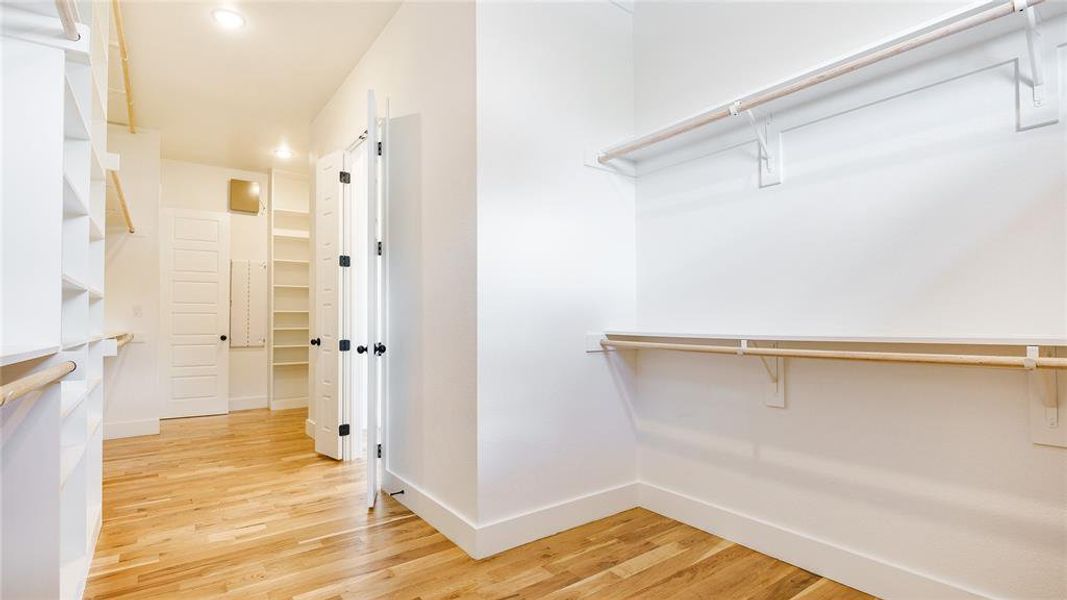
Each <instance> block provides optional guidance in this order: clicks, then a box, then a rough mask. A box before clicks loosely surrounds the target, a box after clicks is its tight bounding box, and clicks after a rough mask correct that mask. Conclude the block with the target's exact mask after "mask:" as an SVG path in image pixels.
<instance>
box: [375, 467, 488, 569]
mask: <svg viewBox="0 0 1067 600" xmlns="http://www.w3.org/2000/svg"><path fill="white" fill-rule="evenodd" d="M386 479H387V480H391V481H393V482H394V484H395V485H396V486H397V489H390V490H388V491H390V492H396V491H399V490H404V493H403V494H397V495H396V496H393V499H394V500H396V501H397V502H399V503H401V504H403V505H404V506H406V507H408V509H410V510H411V512H413V513H415V514H416V515H418V516H419V517H421V518H422V519H423V520H424V521H426V522H427V523H429V524H430V525H432V526H433V527H434V529H436V530H437V531H440V532H441V534H442V535H444V536H445V537H446V538H448V539H450V540H452V542H453V543H454V544H456V545H457V546H459V547H460V549H462V550H463V551H464V552H466V553H467V554H468V555H469V556H472V557H475V558H477V547H478V539H477V534H478V529H477V527H475V525H474V524H473V523H471V522H470V521H468V520H467V519H466V518H465V517H463V516H462V515H460V514H459V513H457V512H456V511H454V510H452V509H451V508H450V507H448V506H447V505H446V504H444V503H443V502H441V501H439V500H437V499H436V498H434V497H433V496H431V495H430V494H427V493H426V492H424V491H422V490H421V489H419V487H418V486H416V485H414V484H413V483H411V482H410V481H407V480H406V479H404V478H403V477H400V476H399V475H397V474H395V473H393V472H388V473H387V477H386ZM384 491H385V490H383V493H384Z"/></svg>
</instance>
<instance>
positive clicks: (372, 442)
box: [364, 90, 387, 508]
mask: <svg viewBox="0 0 1067 600" xmlns="http://www.w3.org/2000/svg"><path fill="white" fill-rule="evenodd" d="M379 137H380V136H379V130H378V111H377V103H376V101H375V97H374V90H368V91H367V141H366V144H365V145H364V147H365V148H366V149H367V151H366V152H365V155H366V157H367V160H366V197H367V201H366V206H367V211H366V215H367V223H366V225H367V236H366V246H365V247H366V253H367V257H368V260H367V269H366V276H367V292H366V297H367V312H366V314H367V319H366V322H367V344H368V347H369V349H370V352H368V353H367V361H368V362H367V369H366V373H367V375H366V386H365V390H366V395H365V398H366V406H367V410H366V413H365V414H366V432H367V441H366V447H367V472H366V479H367V507H368V508H374V505H375V503H376V502H377V499H378V491H379V489H380V487H381V484H380V482H379V476H378V471H379V463H380V462H381V461H380V458H379V456H378V444H379V430H378V428H379V426H380V419H379V416H378V414H379V409H380V407H381V373H382V364H383V362H384V360H385V351H386V349H387V348H386V346H385V345H384V342H383V338H382V335H381V334H382V327H381V324H382V314H381V306H382V302H381V292H382V285H381V276H380V274H381V268H380V266H381V262H382V256H381V254H384V240H383V239H382V235H381V223H380V221H379V213H380V211H381V190H380V188H379V186H378V169H379V164H380V161H379V158H380V156H379V148H380V146H379V145H378V142H379V141H380V139H379ZM379 248H381V249H382V251H381V254H380V253H379Z"/></svg>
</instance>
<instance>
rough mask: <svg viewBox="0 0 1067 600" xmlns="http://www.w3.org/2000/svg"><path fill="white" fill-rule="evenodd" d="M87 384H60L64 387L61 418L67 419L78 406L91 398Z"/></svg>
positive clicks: (65, 382) (75, 382)
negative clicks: (87, 398)
mask: <svg viewBox="0 0 1067 600" xmlns="http://www.w3.org/2000/svg"><path fill="white" fill-rule="evenodd" d="M86 383H87V382H85V381H63V382H61V383H60V385H61V386H62V393H61V398H62V399H61V401H60V409H59V415H60V417H61V418H64V419H65V418H67V417H68V416H70V414H71V413H72V412H74V411H75V410H76V409H77V408H78V406H80V405H81V403H82V402H83V401H84V400H85V398H86V397H88V396H89V392H91V391H92V390H91V389H89V387H88V385H86Z"/></svg>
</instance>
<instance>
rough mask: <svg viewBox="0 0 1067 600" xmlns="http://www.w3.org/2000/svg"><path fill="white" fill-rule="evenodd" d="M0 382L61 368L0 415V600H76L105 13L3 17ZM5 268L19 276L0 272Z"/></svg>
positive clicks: (86, 540)
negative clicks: (70, 18) (70, 31)
mask: <svg viewBox="0 0 1067 600" xmlns="http://www.w3.org/2000/svg"><path fill="white" fill-rule="evenodd" d="M0 11H3V15H2V18H0V21H2V22H3V38H2V39H3V51H2V52H0V55H2V56H3V79H4V81H5V83H6V84H9V85H5V86H4V91H3V106H4V108H3V122H4V140H3V144H4V149H3V172H4V183H3V196H4V216H3V235H2V236H0V251H2V253H3V261H4V265H5V272H4V273H3V276H2V278H3V280H2V286H0V287H2V288H3V291H2V296H3V302H2V305H3V315H2V321H3V331H2V335H0V338H2V340H3V348H2V351H0V365H3V368H4V373H3V375H4V376H3V379H4V381H10V380H12V379H14V378H19V377H22V376H23V375H26V374H29V373H34V372H36V371H39V370H41V369H44V368H47V367H49V366H51V365H56V364H59V363H64V362H67V361H72V362H74V363H75V364H76V368H75V369H74V371H72V372H71V373H69V374H68V375H66V376H65V377H64V378H63V379H62V380H61V381H59V382H58V383H57V384H52V385H49V386H47V387H44V388H42V389H41V391H40V392H34V393H31V394H27V395H25V396H23V397H21V398H18V399H17V400H15V401H13V402H11V403H10V404H8V405H5V406H4V407H3V409H2V410H3V411H4V413H3V420H2V422H3V430H2V436H3V437H2V439H0V444H3V446H2V450H3V452H2V453H0V454H2V455H3V468H2V473H3V484H2V486H0V488H2V494H3V497H2V502H0V505H2V507H3V517H2V521H3V522H4V524H5V527H4V538H3V548H2V552H0V560H2V561H3V573H4V578H3V581H2V582H0V596H3V597H8V596H10V597H13V598H14V597H40V598H45V597H48V598H80V597H81V594H82V590H83V589H84V586H85V580H86V577H87V574H88V569H89V563H90V562H91V560H92V555H93V549H94V547H95V544H96V538H97V535H98V534H99V531H100V525H101V501H102V494H101V483H102V481H101V480H102V459H103V427H102V423H103V398H104V390H103V387H104V383H103V359H104V357H105V356H106V355H112V354H113V353H114V350H115V341H114V339H111V338H108V337H106V336H105V335H104V332H103V324H104V301H105V300H104V299H105V293H104V205H105V200H106V199H105V178H106V173H107V170H108V169H117V168H118V159H117V157H116V156H114V155H110V154H108V153H107V151H106V135H107V86H108V84H107V77H108V69H107V64H108V51H109V45H108V39H109V34H110V4H109V3H107V2H79V3H77V12H78V16H77V19H78V24H77V29H78V33H79V34H80V38H79V39H78V40H70V39H68V37H67V36H65V35H64V34H63V26H62V23H61V19H60V15H59V13H58V11H57V6H56V4H55V3H52V2H47V3H46V2H40V3H19V4H5V5H4V6H3V7H2V8H0ZM8 265H17V266H14V268H10V269H9V268H6V267H8Z"/></svg>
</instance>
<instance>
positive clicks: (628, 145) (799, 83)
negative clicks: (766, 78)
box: [597, 0, 1044, 164]
mask: <svg viewBox="0 0 1067 600" xmlns="http://www.w3.org/2000/svg"><path fill="white" fill-rule="evenodd" d="M1043 1H1044V0H1018V4H1019V7H1018V8H1017V7H1016V2H1015V1H1013V0H1008V1H1007V2H1002V3H1000V4H997V5H996V6H993V7H992V8H989V9H986V10H984V11H982V12H979V13H975V14H973V15H971V16H968V17H964V18H962V19H960V20H958V21H952V22H949V23H947V24H945V25H942V26H941V27H937V28H935V29H931V30H930V31H926V32H924V33H921V34H919V35H916V36H912V37H905V38H904V39H901V40H899V41H896V42H894V43H892V44H889V45H888V46H885V47H883V48H878V49H875V50H873V51H871V52H868V53H866V54H860V55H858V56H855V57H852V58H850V59H847V60H844V61H842V62H840V63H837V64H834V65H832V66H829V67H826V68H824V69H820V70H817V71H814V72H812V73H809V74H807V75H805V76H803V77H800V78H798V79H795V80H792V81H787V82H785V83H782V84H779V85H777V86H774V87H771V88H768V89H765V90H761V91H759V92H756V93H754V94H751V95H749V96H745V97H744V98H741V99H740V100H737V101H735V102H731V103H729V104H726V105H724V106H720V107H718V108H713V109H710V110H706V111H704V112H702V113H699V114H696V115H693V116H692V117H689V118H686V119H682V120H681V121H677V122H675V123H672V124H671V125H668V126H667V127H664V128H662V129H660V130H658V131H653V132H652V133H649V134H647V135H644V136H641V137H639V138H636V139H633V140H630V141H628V142H625V143H622V144H619V145H617V146H612V147H610V148H608V149H606V150H604V151H603V152H601V153H600V156H598V157H597V161H598V162H600V163H601V164H605V163H608V162H610V161H612V160H615V159H616V158H622V157H624V156H626V155H628V154H632V153H634V152H637V151H638V150H641V149H644V148H647V147H649V146H652V145H654V144H658V143H659V142H663V141H666V140H669V139H671V138H674V137H677V136H679V135H682V134H683V133H686V132H689V131H692V130H694V129H697V128H700V127H703V126H705V125H708V124H710V123H714V122H716V121H720V120H722V119H725V118H727V117H730V116H733V115H738V114H741V113H743V112H745V111H747V110H751V109H753V108H756V107H758V106H761V105H764V104H767V103H768V102H771V101H773V100H777V99H779V98H782V97H784V96H788V95H790V94H794V93H796V92H799V91H801V90H805V89H808V88H810V87H813V86H816V85H818V84H820V83H823V82H825V81H829V80H831V79H834V78H837V77H840V76H842V75H845V74H848V73H851V72H853V71H856V70H858V69H862V68H863V67H867V66H870V65H872V64H874V63H877V62H880V61H883V60H885V59H887V58H891V57H894V56H896V55H898V54H903V53H904V52H907V51H908V50H914V49H915V48H918V47H920V46H925V45H926V44H929V43H931V42H934V41H937V40H940V39H942V38H945V37H948V36H950V35H952V34H954V33H959V32H961V31H965V30H967V29H971V28H973V27H977V26H978V25H982V24H984V23H988V22H990V21H994V20H996V19H999V18H1001V17H1005V16H1007V15H1010V14H1012V13H1014V12H1016V10H1025V9H1027V8H1030V7H1032V6H1034V5H1036V4H1040V3H1041V2H1043Z"/></svg>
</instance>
